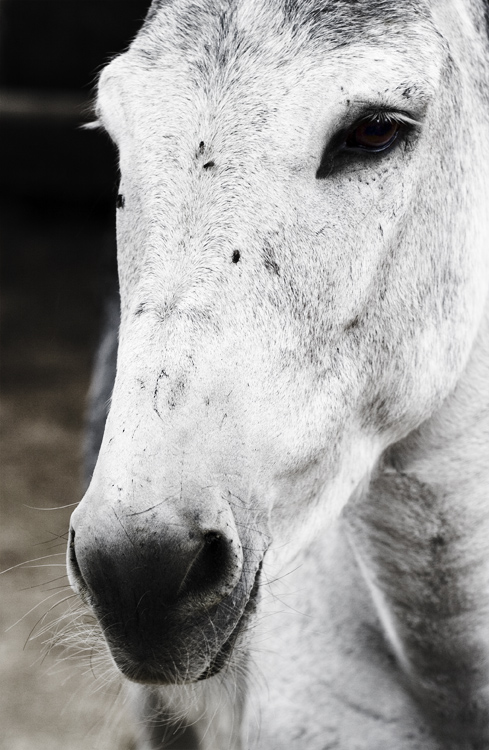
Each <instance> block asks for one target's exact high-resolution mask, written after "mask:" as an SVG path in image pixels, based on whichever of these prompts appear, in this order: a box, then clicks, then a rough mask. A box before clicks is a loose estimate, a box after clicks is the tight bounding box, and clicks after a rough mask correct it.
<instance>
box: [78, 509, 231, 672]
mask: <svg viewBox="0 0 489 750" xmlns="http://www.w3.org/2000/svg"><path fill="white" fill-rule="evenodd" d="M77 513H78V511H77V512H75V514H74V516H73V519H72V527H71V529H70V541H69V550H68V569H69V575H70V580H71V583H72V585H73V587H74V588H75V590H77V591H78V593H79V594H80V595H81V597H82V598H83V599H84V601H85V602H86V603H87V604H89V605H90V606H91V607H92V609H93V610H94V612H95V614H96V615H97V618H98V619H99V621H100V624H101V626H102V628H103V631H104V634H105V636H106V639H107V641H108V643H109V646H110V648H111V651H112V655H113V656H114V658H115V660H116V662H117V663H118V666H119V667H120V668H121V669H122V671H123V672H125V671H126V666H127V662H128V660H129V661H130V662H132V663H133V664H144V663H145V662H147V661H148V659H149V658H151V659H153V658H154V655H155V654H158V653H160V656H159V657H157V658H156V662H158V659H159V662H164V661H165V660H166V659H167V656H165V649H166V648H167V644H168V643H175V642H176V641H177V640H178V638H179V637H180V635H181V632H182V630H188V628H189V627H193V625H195V623H198V622H199V621H200V620H202V619H203V618H207V619H208V617H209V612H210V611H211V610H213V609H215V608H216V607H217V606H218V605H219V604H220V603H221V602H222V600H223V599H224V598H225V597H226V596H228V595H229V594H230V593H231V592H232V591H233V589H234V588H235V587H236V584H237V582H238V581H239V579H240V575H241V569H242V552H241V547H240V544H239V541H238V540H237V538H236V535H233V529H232V528H227V526H226V524H224V528H219V527H218V526H214V527H212V528H209V527H206V526H204V525H203V524H202V523H199V521H198V520H193V521H190V520H189V518H188V514H187V516H185V514H181V515H178V514H175V512H174V510H173V512H171V513H168V514H165V513H163V512H161V511H159V512H158V513H153V514H149V515H148V517H146V518H145V517H144V516H145V515H146V514H144V513H138V512H135V513H126V514H124V512H123V511H122V509H121V507H119V508H118V509H117V510H116V509H115V508H114V506H110V507H107V506H106V507H105V509H104V508H102V509H100V510H98V509H93V508H92V512H91V513H87V512H85V513H78V515H77ZM122 651H123V652H124V659H123V660H122V659H121V663H119V660H118V653H122ZM151 655H152V656H151ZM172 658H173V657H172ZM122 662H124V663H122Z"/></svg>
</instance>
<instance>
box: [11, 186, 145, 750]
mask: <svg viewBox="0 0 489 750" xmlns="http://www.w3.org/2000/svg"><path fill="white" fill-rule="evenodd" d="M0 221H1V227H2V245H3V246H4V247H5V246H7V247H8V252H7V253H6V260H5V261H4V264H5V266H6V267H4V271H3V282H2V287H3V289H2V308H3V309H2V339H3V340H2V391H1V426H2V431H1V443H0V446H1V460H2V472H1V501H0V502H1V505H0V513H1V527H0V569H1V570H4V569H6V568H9V567H11V566H16V565H19V563H23V562H24V561H26V560H32V559H34V558H43V559H41V560H39V561H37V562H33V563H31V564H28V565H27V566H24V565H20V566H19V567H17V568H14V569H13V570H11V571H10V572H8V573H5V574H4V575H2V576H1V577H0V597H1V601H2V608H1V612H0V727H1V728H2V729H1V732H0V748H1V750H4V749H5V750H58V748H59V749H60V750H61V748H63V750H78V749H80V750H81V748H84V750H85V749H86V748H101V749H102V748H103V750H105V749H107V750H109V748H110V749H111V750H112V749H113V750H116V749H117V750H128V749H129V748H131V747H132V744H131V732H130V730H129V728H128V723H129V722H128V719H127V716H126V715H127V710H126V711H125V712H124V711H123V712H122V714H121V713H120V711H119V712H118V713H117V712H116V713H115V714H114V712H113V707H114V705H115V704H117V701H116V700H115V697H116V693H117V684H116V685H114V686H112V687H110V686H109V687H107V688H105V687H104V686H103V680H102V677H103V669H104V668H103V667H100V666H98V665H97V660H96V659H95V658H92V659H91V663H90V651H88V652H87V656H86V657H85V659H83V660H80V659H75V660H71V659H70V660H68V661H67V662H60V661H59V659H60V657H61V658H62V657H63V652H62V650H61V649H60V648H59V647H55V648H54V649H53V651H52V652H51V653H50V654H48V655H47V656H46V655H45V647H44V646H43V641H44V642H45V641H46V639H47V638H48V637H49V634H45V635H38V634H39V633H40V631H41V629H42V626H43V624H44V623H43V620H42V618H43V616H44V615H45V613H46V612H47V611H48V610H49V608H50V607H51V606H52V605H53V604H56V603H57V602H58V601H60V600H61V599H64V598H65V597H66V596H69V594H70V591H69V590H66V589H65V586H66V584H67V581H66V578H65V577H64V573H65V569H64V552H65V544H66V542H65V539H66V530H67V527H68V519H69V515H70V512H71V510H72V509H71V508H63V509H61V510H55V511H50V510H45V509H46V508H52V507H57V506H63V505H69V504H71V503H75V502H77V501H78V500H79V499H80V497H81V493H82V480H81V460H80V457H81V441H82V431H83V413H84V405H85V400H86V391H87V387H88V381H89V374H90V368H91V361H92V357H93V353H94V347H95V343H96V337H97V328H98V318H99V309H100V293H99V292H100V284H99V278H100V265H101V258H102V257H103V256H104V254H105V252H106V250H107V245H109V246H110V244H111V242H112V241H113V240H112V231H111V225H110V223H108V222H107V219H106V217H105V214H104V213H102V214H100V212H98V211H92V213H91V212H90V208H89V207H87V206H86V205H84V206H83V207H81V208H80V209H79V210H77V209H75V208H74V207H73V205H70V206H67V205H59V204H57V205H55V206H53V205H52V204H46V203H43V202H42V201H32V200H31V201H29V200H23V201H5V200H4V201H3V204H2V206H1V207H0ZM32 566H35V567H32ZM67 605H69V602H67V603H65V604H61V605H58V606H57V607H55V609H54V610H53V612H52V615H50V616H49V617H48V619H49V618H50V617H51V616H54V615H56V614H57V613H59V614H62V613H63V611H64V608H65V607H66V606H67ZM68 619H69V618H68ZM43 654H44V655H43ZM119 703H120V701H119ZM107 720H108V722H109V724H108V725H107ZM110 722H115V725H114V724H113V725H112V726H111V724H110Z"/></svg>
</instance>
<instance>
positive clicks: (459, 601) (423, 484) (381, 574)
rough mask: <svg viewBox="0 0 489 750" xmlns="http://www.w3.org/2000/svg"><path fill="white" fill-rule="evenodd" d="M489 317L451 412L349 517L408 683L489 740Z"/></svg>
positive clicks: (393, 457) (432, 705) (414, 442)
mask: <svg viewBox="0 0 489 750" xmlns="http://www.w3.org/2000/svg"><path fill="white" fill-rule="evenodd" d="M487 312H489V310H487V308H486V315H485V317H484V319H483V321H482V324H481V326H480V330H479V332H478V335H477V338H476V340H475V344H474V347H473V349H472V353H471V356H470V358H469V361H468V364H467V367H466V369H465V371H464V373H463V376H462V377H461V379H460V380H459V382H458V385H457V387H456V389H455V390H454V392H453V393H452V394H451V395H450V396H449V397H448V398H447V399H446V401H445V402H444V404H443V406H442V408H441V409H440V411H439V412H438V413H436V414H435V415H434V416H433V417H432V418H431V419H430V420H429V421H428V422H426V423H425V424H423V425H422V426H421V427H420V428H419V429H418V430H417V431H416V432H415V433H413V434H411V435H410V436H409V437H408V438H407V439H405V440H404V441H402V442H401V443H399V444H397V445H396V446H394V447H393V448H391V449H390V450H389V454H388V457H386V458H385V461H384V463H383V466H382V467H381V468H379V470H378V473H377V475H376V476H375V477H374V478H373V481H372V482H371V484H370V487H369V490H368V493H366V494H365V495H364V496H363V497H362V498H360V499H359V500H358V501H357V502H356V503H355V504H354V505H353V506H352V507H351V508H350V509H348V512H347V518H348V525H349V533H350V536H351V539H352V548H354V549H355V554H356V556H357V559H358V563H359V567H360V569H361V570H362V573H363V575H364V578H365V580H366V582H367V584H368V587H369V589H370V591H371V594H372V598H373V601H374V603H375V605H376V609H377V612H378V614H379V617H380V619H381V621H382V624H383V626H384V631H385V633H386V635H387V638H388V640H389V641H390V644H391V647H392V649H393V650H394V652H395V654H396V656H397V660H398V662H399V664H400V665H401V666H402V668H403V670H404V672H405V674H406V675H407V678H408V682H409V684H410V686H411V689H412V691H413V693H414V695H415V696H417V697H418V698H419V699H420V701H421V702H422V703H423V705H424V706H425V707H426V710H427V712H428V714H430V716H431V719H432V721H433V722H434V724H435V725H437V726H438V730H439V732H440V733H441V734H443V732H445V733H446V735H447V736H449V737H451V738H455V737H457V736H458V737H460V738H461V739H467V741H468V740H469V739H471V741H473V742H474V743H475V744H474V745H470V746H471V747H472V746H473V747H479V746H480V747H483V746H484V747H486V746H487V745H486V744H482V745H479V744H477V743H478V742H482V743H487V742H488V741H489V627H488V622H489V500H488V491H487V488H488V486H489V455H488V454H489V451H488V436H489V377H488V376H489V314H487Z"/></svg>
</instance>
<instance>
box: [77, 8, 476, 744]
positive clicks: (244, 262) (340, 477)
mask: <svg viewBox="0 0 489 750" xmlns="http://www.w3.org/2000/svg"><path fill="white" fill-rule="evenodd" d="M485 13H486V15H487V4H486V3H485V2H484V0H404V2H399V0H358V1H357V2H353V0H350V1H349V0H200V1H199V2H192V1H191V0H174V2H171V1H169V2H163V1H161V0H160V1H159V2H155V3H154V4H153V7H152V9H151V11H150V13H149V16H148V18H147V20H146V22H145V24H144V26H143V28H142V30H141V32H140V33H139V35H138V36H137V38H136V39H135V41H134V42H133V43H132V45H131V46H130V48H129V50H128V51H127V52H126V53H124V54H123V55H121V56H119V57H117V58H116V59H115V60H113V61H112V62H111V63H110V65H108V67H107V68H106V69H105V70H104V72H103V73H102V76H101V80H100V87H99V94H98V112H99V117H100V121H101V123H102V124H103V126H104V127H105V128H106V130H107V131H108V132H109V134H110V135H111V137H112V138H113V139H114V141H115V142H116V144H117V146H118V148H119V152H120V169H121V185H120V195H119V198H118V209H117V224H118V253H119V258H118V265H119V281H120V298H121V322H120V332H119V347H118V355H117V374H116V377H115V385H114V389H113V396H112V400H111V407H110V412H109V415H108V418H107V423H106V426H105V432H104V437H103V441H102V445H101V448H100V453H99V456H98V460H97V464H96V467H95V470H94V472H93V476H92V479H91V483H90V486H89V488H88V491H87V494H86V496H85V497H84V499H83V500H82V502H81V503H80V505H79V507H78V508H77V510H76V511H75V513H74V514H73V518H72V530H71V539H70V548H69V571H70V580H71V583H72V585H73V587H74V588H75V590H76V591H77V592H79V593H80V595H81V597H82V599H83V600H84V601H85V602H86V603H87V604H88V606H89V607H91V608H92V610H93V612H94V613H95V615H96V616H97V618H98V620H99V622H100V625H101V629H102V631H103V634H104V637H105V639H106V642H107V644H108V648H109V650H110V653H111V655H112V657H113V660H114V662H115V664H116V665H117V667H118V669H119V670H120V671H121V672H122V673H123V674H124V675H125V676H126V677H127V678H128V680H129V681H131V682H132V683H134V686H133V687H132V690H133V693H134V697H135V702H136V704H137V706H138V710H139V722H140V726H141V747H144V748H157V747H173V748H185V749H186V750H192V749H196V748H199V750H203V749H204V748H209V749H212V750H238V749H240V750H284V748H287V750H306V749H307V750H326V749H327V748H328V749H333V748H334V749H335V750H414V749H415V748H416V749H418V750H469V749H470V750H476V749H477V750H483V749H484V750H487V748H489V498H488V487H489V388H488V386H489V381H488V370H489V335H488V334H489V306H488V299H489V297H488V290H489V158H488V154H489V62H488V58H489V55H488V50H489V44H488V35H487V27H486V24H485ZM486 20H487V19H486ZM115 337H116V333H115V325H112V327H110V328H109V329H108V331H107V333H106V339H105V343H104V348H103V352H102V354H101V357H100V361H99V366H98V375H97V379H96V382H95V386H94V389H95V399H94V404H95V406H94V415H95V416H94V422H95V429H100V424H101V422H102V421H103V420H104V415H103V416H102V417H100V403H101V401H103V400H104V399H105V398H106V397H107V396H108V394H109V393H110V391H111V390H112V369H113V365H112V359H113V358H112V356H111V350H115V348H116V345H115V342H116V338H115ZM97 410H98V411H97ZM97 415H99V416H97ZM97 421H98V422H97ZM165 737H166V739H165Z"/></svg>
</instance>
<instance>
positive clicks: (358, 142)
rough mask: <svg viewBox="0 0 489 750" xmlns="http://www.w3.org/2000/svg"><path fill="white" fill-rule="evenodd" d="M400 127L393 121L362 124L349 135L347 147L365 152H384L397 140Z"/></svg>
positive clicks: (373, 121)
mask: <svg viewBox="0 0 489 750" xmlns="http://www.w3.org/2000/svg"><path fill="white" fill-rule="evenodd" d="M399 127H400V126H399V123H398V122H395V121H393V120H370V121H367V122H362V123H360V125H357V127H356V128H355V129H354V130H352V131H351V132H350V133H349V134H348V136H347V139H346V146H347V147H348V148H358V149H363V150H364V151H384V150H385V149H386V148H388V147H389V146H390V145H391V144H392V143H394V141H395V140H396V138H397V135H398V133H399Z"/></svg>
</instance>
